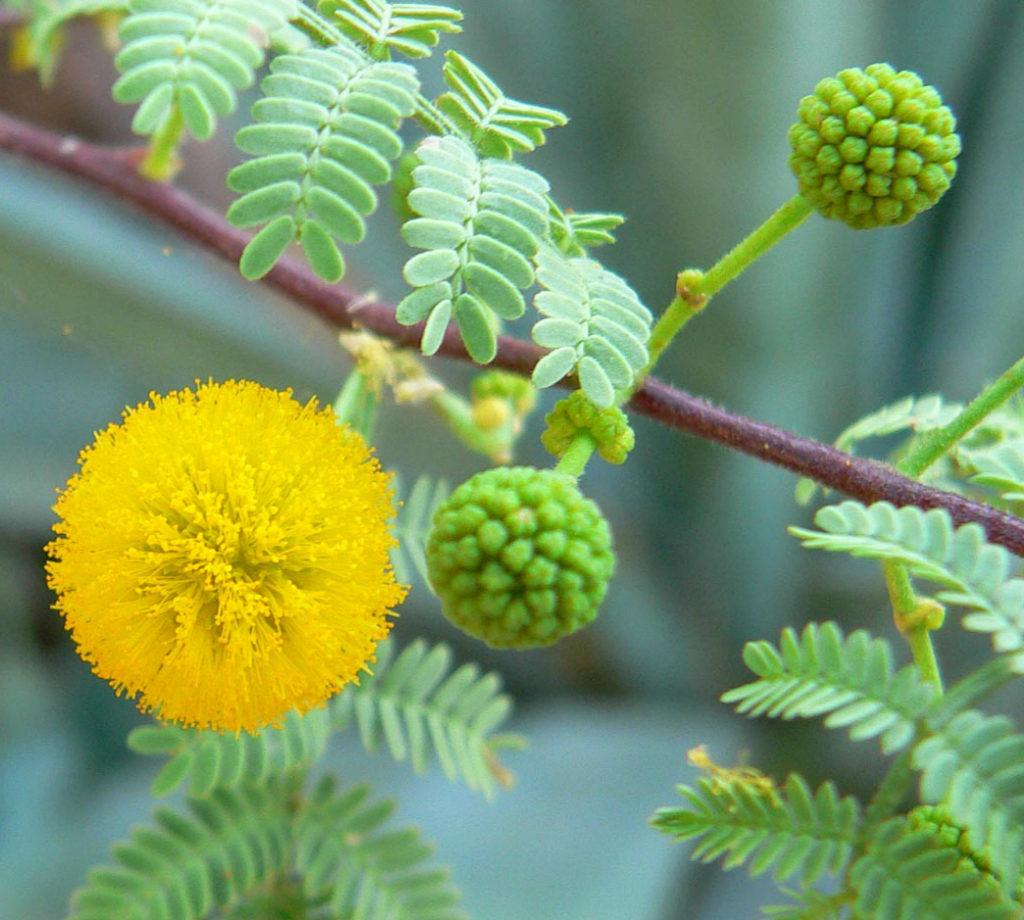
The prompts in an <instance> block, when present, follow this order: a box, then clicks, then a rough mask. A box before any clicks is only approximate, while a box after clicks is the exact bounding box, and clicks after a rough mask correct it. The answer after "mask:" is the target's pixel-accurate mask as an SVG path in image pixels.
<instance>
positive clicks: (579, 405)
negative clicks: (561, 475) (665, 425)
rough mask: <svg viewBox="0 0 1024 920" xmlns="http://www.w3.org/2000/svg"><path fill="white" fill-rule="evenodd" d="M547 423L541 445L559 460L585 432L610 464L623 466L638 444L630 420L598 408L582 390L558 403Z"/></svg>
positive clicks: (615, 411) (615, 409) (616, 411)
mask: <svg viewBox="0 0 1024 920" xmlns="http://www.w3.org/2000/svg"><path fill="white" fill-rule="evenodd" d="M544 421H546V422H547V423H548V427H547V430H545V432H544V434H542V435H541V436H540V440H541V443H542V444H543V445H544V448H545V449H546V450H547V451H548V453H550V454H552V455H553V456H554V457H555V458H557V459H558V460H561V459H562V457H563V456H564V455H565V452H566V451H567V450H568V449H569V446H570V445H571V444H572V443H573V441H574V440H575V439H576V438H577V437H578V436H579V434H580V432H583V431H585V432H587V434H589V435H590V436H591V437H592V438H593V439H594V441H595V442H596V444H597V451H598V453H599V454H600V455H601V456H602V457H603V458H604V459H605V460H607V461H608V462H609V463H623V462H624V461H625V459H626V456H627V454H629V452H630V451H631V450H632V449H633V445H634V443H635V438H634V436H633V429H632V428H630V427H629V419H627V418H626V414H625V413H624V412H623V411H622V410H621V409H619V408H618V407H617V406H612V407H610V408H608V409H599V408H598V407H597V406H595V405H594V404H593V403H592V402H591V401H590V400H589V399H587V397H586V396H584V395H583V392H582V391H581V390H574V391H573V392H572V393H570V394H569V395H568V396H566V397H564V398H563V399H560V400H559V401H558V402H556V403H555V405H554V408H552V410H551V411H550V412H549V413H548V414H547V415H545V416H544Z"/></svg>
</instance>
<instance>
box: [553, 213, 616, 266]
mask: <svg viewBox="0 0 1024 920" xmlns="http://www.w3.org/2000/svg"><path fill="white" fill-rule="evenodd" d="M625 220H626V218H625V217H623V216H622V215H621V214H612V213H610V212H598V211H581V212H576V211H570V212H568V213H566V212H565V211H563V210H562V209H561V208H560V207H558V205H557V204H555V203H554V202H553V201H552V202H551V240H552V242H553V243H554V244H555V246H556V247H557V248H558V250H559V251H560V252H563V253H565V254H566V255H567V256H585V255H586V254H587V250H588V249H589V248H591V247H593V246H605V245H608V244H610V243H614V242H615V237H614V235H613V234H612V231H613V230H615V229H616V228H617V227H621V226H622V224H623V223H625Z"/></svg>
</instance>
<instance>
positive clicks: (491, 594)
mask: <svg viewBox="0 0 1024 920" xmlns="http://www.w3.org/2000/svg"><path fill="white" fill-rule="evenodd" d="M426 550H427V571H428V573H429V575H430V583H431V584H432V585H433V587H434V590H435V591H436V592H437V596H438V597H439V598H440V600H441V609H442V610H443V612H444V614H445V616H446V617H447V618H448V619H449V620H450V621H451V622H452V623H454V624H455V625H456V626H458V627H459V628H460V629H462V630H463V631H465V632H467V633H469V634H470V635H471V636H475V637H476V638H478V639H482V640H483V641H484V642H486V643H487V644H488V645H491V646H494V647H495V648H520V649H523V648H535V647H537V646H542V645H551V644H552V643H553V642H556V641H557V640H558V639H560V638H562V636H566V635H568V634H569V633H572V632H575V631H576V630H577V629H579V628H581V627H582V626H586V625H587V624H588V623H589V622H590V621H591V620H593V619H594V617H595V616H596V615H597V609H598V607H599V606H600V605H601V601H602V600H603V599H604V595H605V591H606V590H607V587H608V581H609V579H610V578H611V576H612V572H613V571H614V569H615V556H614V553H613V552H612V541H611V531H610V529H609V527H608V522H607V521H606V520H605V519H604V516H603V515H602V514H601V512H600V510H599V509H598V507H597V505H595V504H594V503H593V502H592V501H590V500H589V499H587V498H584V497H583V495H582V494H581V493H580V491H579V489H578V488H577V486H576V482H575V480H574V479H573V478H572V477H571V476H566V475H565V474H563V473H556V472H555V471H554V470H538V469H534V468H533V467H524V466H519V467H497V468H495V469H492V470H486V471H484V472H482V473H477V474H476V475H475V476H473V477H471V478H470V479H468V480H466V482H464V483H463V484H462V485H461V486H459V487H458V488H457V489H456V490H455V491H454V492H452V494H451V495H450V496H449V497H448V498H447V500H446V501H444V502H443V503H442V505H441V506H440V507H439V508H438V509H437V512H436V513H435V515H434V520H433V525H432V527H431V530H430V534H429V536H428V537H427V547H426Z"/></svg>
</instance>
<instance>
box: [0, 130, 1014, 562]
mask: <svg viewBox="0 0 1024 920" xmlns="http://www.w3.org/2000/svg"><path fill="white" fill-rule="evenodd" d="M0 150H6V151H9V152H10V153H14V154H17V155H19V156H22V157H25V158H27V159H29V160H32V161H33V162H36V163H41V164H44V165H46V166H48V167H51V168H53V169H57V170H59V171H60V172H64V173H67V174H70V175H73V176H78V177H79V178H82V179H85V180H87V181H88V182H90V183H91V184H92V185H94V186H96V187H98V188H102V189H104V190H106V191H108V192H110V193H112V194H115V195H117V196H119V197H120V198H123V199H125V200H126V201H128V202H130V203H131V204H133V205H134V206H136V207H138V208H140V209H141V210H143V211H145V212H146V213H148V214H151V215H152V216H154V217H156V218H159V219H160V220H161V221H163V222H164V223H166V224H169V225H170V226H172V227H174V228H175V229H176V230H178V231H179V232H180V233H182V234H183V235H184V236H186V237H188V238H189V239H190V240H193V241H194V242H197V243H201V244H202V245H203V246H205V247H206V248H208V249H211V250H212V251H214V252H216V253H219V254H220V255H221V256H223V257H224V258H225V259H228V260H229V261H231V262H233V263H237V261H238V259H239V257H240V256H241V254H242V250H243V249H244V248H245V244H246V243H247V242H248V240H249V234H247V233H244V232H243V231H241V230H238V229H236V228H235V227H232V226H231V225H230V224H229V223H228V222H227V221H226V220H225V219H224V218H223V216H221V215H220V214H219V213H216V212H214V211H212V210H211V209H210V208H207V207H206V206H204V205H202V204H201V203H199V202H198V201H196V200H195V199H194V198H192V197H191V196H190V195H188V194H187V193H185V192H183V191H181V190H180V189H177V188H175V187H174V186H171V185H164V184H160V183H155V182H151V181H149V180H147V179H144V178H142V177H141V176H140V175H139V174H138V172H137V170H136V166H137V164H138V162H139V160H140V159H141V155H142V154H141V153H140V152H139V151H136V150H115V149H111V148H107V147H101V146H97V145H95V144H89V143H86V142H84V141H81V140H78V139H76V138H73V137H64V136H61V135H58V134H55V133H53V132H50V131H46V130H42V129H40V128H36V127H33V126H31V125H29V124H27V123H25V122H23V121H20V120H18V119H15V118H12V117H10V116H7V115H3V114H0ZM264 282H265V283H267V284H269V285H271V286H272V287H274V288H277V290H279V291H281V292H282V293H283V294H285V295H286V296H287V297H288V298H289V299H291V300H292V301H293V302H294V303H295V304H297V305H298V306H300V307H303V308H305V309H307V310H310V311H312V312H314V313H316V314H318V315H319V316H320V317H322V318H323V319H324V320H326V321H327V322H328V323H329V324H331V325H333V326H335V327H341V328H356V327H361V328H365V329H368V330H370V331H371V332H374V333H376V334H377V335H380V336H383V337H386V338H388V339H390V340H391V341H393V342H395V343H397V344H399V345H401V346H404V347H408V348H415V347H417V346H418V344H419V340H420V334H421V332H422V325H420V326H402V325H400V324H399V323H398V322H397V321H396V320H395V312H394V308H393V307H391V306H388V305H387V304H383V303H379V302H377V301H368V300H367V298H365V297H364V296H362V295H360V294H358V293H356V292H354V291H351V290H348V289H346V288H345V287H343V286H341V285H337V284H327V283H326V282H324V281H322V280H320V279H319V278H318V277H316V276H315V275H314V274H313V273H312V272H311V271H309V269H307V268H306V267H305V266H304V265H301V264H299V263H298V262H296V261H292V260H288V259H284V260H282V261H280V262H279V263H278V264H277V265H276V266H274V268H272V269H271V270H270V272H269V273H268V274H267V275H266V277H265V278H264ZM438 353H439V354H442V355H445V356H446V357H449V358H453V359H456V360H460V361H469V360H470V359H469V356H468V355H467V354H466V350H465V348H464V347H463V345H462V341H461V338H460V337H459V334H458V331H457V330H456V329H455V327H454V326H449V328H448V331H447V333H446V334H445V337H444V341H443V342H442V344H441V347H440V349H439V352H438ZM543 354H544V351H543V350H542V349H540V348H538V347H537V346H535V345H533V344H531V343H529V342H523V341H521V340H519V339H514V338H510V337H508V336H499V339H498V352H497V355H496V357H495V359H494V361H493V362H492V364H493V366H495V367H500V368H503V369H505V370H509V371H514V372H516V373H520V374H523V375H527V376H528V375H529V374H530V372H531V371H532V370H533V366H534V365H535V364H536V363H537V361H538V360H539V359H540V357H541V356H542V355H543ZM629 408H630V409H631V410H632V411H633V412H636V413H638V414H640V415H646V416H648V417H650V418H652V419H655V420H657V421H659V422H661V423H663V424H665V425H667V426H668V427H670V428H675V429H677V430H679V431H682V432H685V433H687V434H691V435H695V436H697V437H699V438H704V439H705V440H708V441H714V442H715V443H717V444H721V445H723V446H725V447H729V448H732V449H733V450H738V451H741V452H742V453H745V454H749V455H750V456H752V457H756V458H757V459H759V460H763V461H765V462H766V463H771V464H773V465H774V466H778V467H782V468H783V469H786V470H790V471H791V472H793V473H798V474H799V475H801V476H808V477H810V478H811V479H814V480H815V481H817V482H818V483H820V484H821V485H823V486H827V487H828V488H830V489H833V490H835V491H836V492H841V493H843V494H844V495H848V496H850V497H852V498H856V499H859V500H860V501H863V502H875V501H883V500H884V501H889V502H892V504H894V505H897V506H900V507H902V506H904V505H917V506H918V507H921V508H945V509H946V510H947V511H949V513H950V515H951V516H952V518H953V521H954V522H955V523H956V524H958V525H959V524H965V523H968V522H970V521H974V522H976V523H978V524H981V526H982V527H983V528H984V529H985V532H986V534H987V535H988V539H989V540H990V541H991V542H993V543H998V544H1000V545H1001V546H1005V547H1006V548H1007V549H1009V550H1011V551H1012V552H1014V553H1016V554H1017V555H1018V556H1024V521H1021V520H1020V519H1018V518H1015V517H1013V516H1012V515H1010V514H1007V513H1005V512H1003V511H999V510H997V509H995V508H991V507H989V506H987V505H983V504H981V503H979V502H973V501H969V500H968V499H965V498H963V497H962V496H959V495H955V494H953V493H951V492H944V491H942V490H940V489H935V488H932V487H930V486H926V485H922V484H921V483H919V482H916V481H915V480H913V479H908V478H907V477H906V476H902V475H900V474H899V473H897V472H896V471H895V470H893V469H892V468H890V467H888V466H885V465H884V464H881V463H877V462H875V461H873V460H867V459H864V458H863V457H855V456H853V455H851V454H847V453H844V452H843V451H840V450H837V449H836V448H834V447H831V446H829V445H827V444H823V443H820V442H818V441H813V440H811V439H810V438H803V437H800V436H798V435H794V434H792V433H790V432H788V431H784V430H783V429H781V428H776V427H775V426H773V425H769V424H766V423H765V422H759V421H756V420H754V419H748V418H744V417H743V416H740V415H734V414H733V413H731V412H727V411H725V410H724V409H720V408H717V407H715V406H712V405H711V404H709V403H707V402H705V401H704V400H702V399H698V398H697V397H695V396H692V395H690V394H689V393H685V392H683V391H681V390H678V389H675V388H674V387H671V386H668V385H667V384H665V383H662V382H661V381H659V380H657V379H655V378H648V380H647V381H646V382H645V384H644V385H643V387H641V388H640V390H638V391H637V393H636V394H635V395H634V396H633V398H632V400H631V401H630V403H629Z"/></svg>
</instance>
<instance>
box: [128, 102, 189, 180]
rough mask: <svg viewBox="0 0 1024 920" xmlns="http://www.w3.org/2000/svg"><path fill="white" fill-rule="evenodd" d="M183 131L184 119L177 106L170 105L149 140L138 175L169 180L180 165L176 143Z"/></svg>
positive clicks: (179, 140)
mask: <svg viewBox="0 0 1024 920" xmlns="http://www.w3.org/2000/svg"><path fill="white" fill-rule="evenodd" d="M184 133H185V119H184V118H183V117H182V115H181V110H180V109H179V108H178V106H177V105H172V106H171V110H170V111H169V112H168V113H167V116H166V117H165V118H164V120H163V122H162V123H161V124H160V127H159V128H157V130H156V131H155V132H154V133H153V136H152V137H151V138H150V140H149V151H148V152H147V153H146V156H145V158H144V159H143V161H142V162H141V163H140V164H139V173H140V175H143V176H145V177H146V178H147V179H152V180H153V181H154V182H170V181H171V179H173V178H174V174H175V173H176V172H177V171H178V169H179V168H180V166H181V160H180V159H179V157H178V145H179V144H180V143H181V137H182V134H184Z"/></svg>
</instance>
